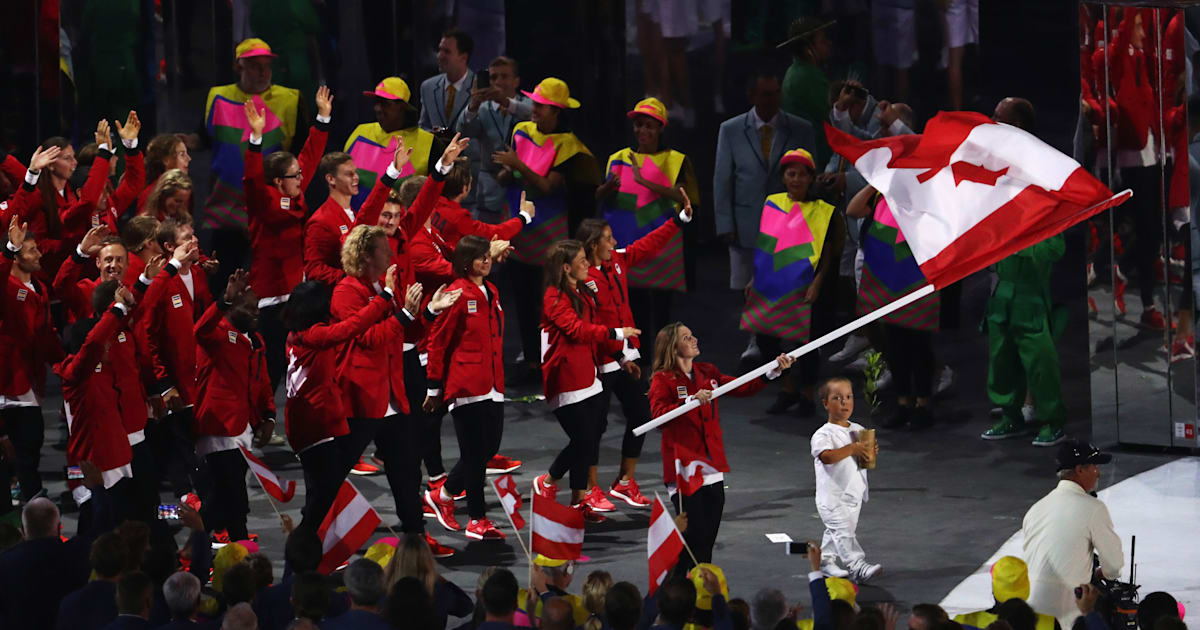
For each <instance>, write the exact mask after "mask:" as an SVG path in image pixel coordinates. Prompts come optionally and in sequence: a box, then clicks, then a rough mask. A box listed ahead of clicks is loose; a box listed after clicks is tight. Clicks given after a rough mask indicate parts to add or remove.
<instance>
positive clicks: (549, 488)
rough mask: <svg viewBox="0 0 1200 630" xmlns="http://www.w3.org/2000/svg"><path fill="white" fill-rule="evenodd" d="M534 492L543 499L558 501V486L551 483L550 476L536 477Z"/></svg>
mask: <svg viewBox="0 0 1200 630" xmlns="http://www.w3.org/2000/svg"><path fill="white" fill-rule="evenodd" d="M533 491H534V492H535V493H537V495H538V496H539V497H542V498H543V499H550V500H551V501H557V500H558V498H557V497H558V484H556V483H550V475H549V474H543V475H538V476H537V477H534V479H533Z"/></svg>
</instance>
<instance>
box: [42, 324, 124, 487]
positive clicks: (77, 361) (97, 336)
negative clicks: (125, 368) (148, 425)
mask: <svg viewBox="0 0 1200 630" xmlns="http://www.w3.org/2000/svg"><path fill="white" fill-rule="evenodd" d="M123 317H125V315H124V314H123V313H122V311H121V310H120V309H119V308H117V307H115V306H114V307H113V308H112V309H110V310H109V311H108V312H106V313H104V315H103V316H102V317H101V318H100V321H99V322H97V323H96V325H95V327H93V328H92V330H91V332H89V333H88V336H87V339H86V340H85V341H84V342H83V346H82V347H81V348H80V349H79V352H76V353H75V354H73V355H71V356H70V357H67V358H66V360H64V361H63V362H62V363H60V364H59V365H58V366H57V367H56V368H55V370H54V371H55V372H56V373H57V374H58V375H59V377H61V378H62V390H63V409H64V411H65V412H66V416H67V430H68V431H69V432H70V435H69V437H68V438H67V464H69V465H75V464H78V463H79V462H81V461H84V460H87V461H90V462H92V463H93V464H95V465H96V467H97V468H99V469H100V470H112V469H114V468H120V467H121V466H125V465H127V464H129V463H130V461H131V460H132V458H133V451H132V450H130V448H129V437H128V432H127V431H126V430H125V426H124V425H123V424H122V422H121V418H122V417H123V414H122V410H121V402H120V396H119V395H118V391H119V390H118V387H119V385H118V379H117V369H116V366H115V365H113V363H112V362H111V361H110V360H109V357H108V356H106V355H110V354H111V353H109V352H106V346H111V345H112V342H113V341H115V340H116V338H117V335H118V333H119V331H120V329H121V327H122V322H121V320H122V318H123ZM141 404H142V410H143V412H144V411H145V402H144V401H142V402H141Z"/></svg>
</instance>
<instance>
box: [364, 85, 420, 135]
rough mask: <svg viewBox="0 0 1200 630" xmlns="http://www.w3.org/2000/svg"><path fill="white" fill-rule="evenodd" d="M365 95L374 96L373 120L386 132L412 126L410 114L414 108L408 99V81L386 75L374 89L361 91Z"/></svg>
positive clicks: (410, 94) (410, 95)
mask: <svg viewBox="0 0 1200 630" xmlns="http://www.w3.org/2000/svg"><path fill="white" fill-rule="evenodd" d="M363 94H364V95H366V96H373V97H375V121H376V122H378V123H379V126H380V127H382V128H383V130H384V131H385V132H387V133H391V132H393V131H398V130H400V129H404V128H406V127H411V126H413V122H412V116H413V115H414V112H415V108H414V107H413V106H412V104H411V103H409V101H410V100H411V99H412V90H410V89H409V88H408V83H407V82H405V80H404V79H401V78H400V77H387V78H385V79H384V80H382V81H380V82H379V83H378V84H377V85H376V86H375V89H374V90H372V91H368V92H363Z"/></svg>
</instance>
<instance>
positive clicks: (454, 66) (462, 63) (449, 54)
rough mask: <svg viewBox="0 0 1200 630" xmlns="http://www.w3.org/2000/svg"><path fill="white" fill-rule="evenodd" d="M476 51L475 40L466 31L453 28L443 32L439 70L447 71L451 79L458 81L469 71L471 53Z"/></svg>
mask: <svg viewBox="0 0 1200 630" xmlns="http://www.w3.org/2000/svg"><path fill="white" fill-rule="evenodd" d="M473 52H475V40H473V39H471V36H470V35H467V33H466V32H465V31H460V30H458V29H456V28H452V29H450V30H448V31H446V32H445V33H442V39H441V41H439V42H438V49H437V64H438V70H441V71H442V72H445V73H446V75H447V76H448V77H449V78H450V80H451V81H457V80H459V79H461V78H462V76H463V75H464V74H466V72H467V64H468V63H470V60H471V53H473Z"/></svg>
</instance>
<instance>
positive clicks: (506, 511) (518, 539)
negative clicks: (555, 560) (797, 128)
mask: <svg viewBox="0 0 1200 630" xmlns="http://www.w3.org/2000/svg"><path fill="white" fill-rule="evenodd" d="M488 485H489V486H491V487H492V491H493V492H495V493H496V498H497V499H499V500H500V509H501V510H504V515H505V516H507V517H508V524H509V525H512V528H513V533H515V534H516V535H517V542H519V543H521V551H524V552H525V559H526V560H528V561H529V563H530V564H533V557H532V556H530V555H529V548H528V547H526V546H525V539H524V538H521V530H519V529H517V524H516V522H515V521H513V517H512V514H509V513H508V508H506V507H504V498H503V497H501V496H500V490H499V489H498V488H497V487H496V478H495V477H493V478H492V483H489V484H488ZM529 500H530V501H533V497H532V496H531V497H529ZM529 527H530V528H533V525H532V524H530V525H529Z"/></svg>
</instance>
